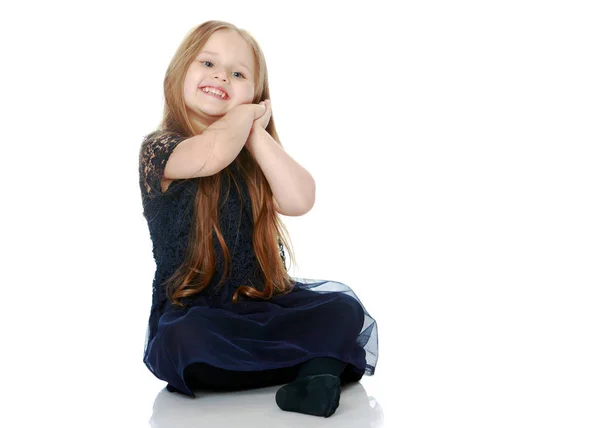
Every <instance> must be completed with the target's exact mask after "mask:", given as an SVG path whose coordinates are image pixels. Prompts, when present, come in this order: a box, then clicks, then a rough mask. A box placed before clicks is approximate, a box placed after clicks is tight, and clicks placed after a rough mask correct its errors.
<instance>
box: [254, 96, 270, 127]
mask: <svg viewBox="0 0 600 428" xmlns="http://www.w3.org/2000/svg"><path fill="white" fill-rule="evenodd" d="M258 104H259V105H262V106H265V107H266V110H265V112H264V114H263V115H262V116H260V117H259V118H258V119H255V120H254V123H253V124H252V128H255V127H257V126H260V127H261V128H263V129H267V125H268V124H269V121H270V120H271V100H264V101H261V102H260V103H258Z"/></svg>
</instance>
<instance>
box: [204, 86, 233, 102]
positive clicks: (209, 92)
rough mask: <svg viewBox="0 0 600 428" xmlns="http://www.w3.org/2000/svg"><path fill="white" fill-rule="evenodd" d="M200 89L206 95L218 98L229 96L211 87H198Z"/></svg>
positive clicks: (223, 98) (224, 98)
mask: <svg viewBox="0 0 600 428" xmlns="http://www.w3.org/2000/svg"><path fill="white" fill-rule="evenodd" d="M200 91H202V93H204V94H206V95H211V96H213V97H215V98H217V99H219V100H226V99H228V98H229V97H228V96H227V94H226V93H224V92H221V91H213V90H212V89H207V88H200Z"/></svg>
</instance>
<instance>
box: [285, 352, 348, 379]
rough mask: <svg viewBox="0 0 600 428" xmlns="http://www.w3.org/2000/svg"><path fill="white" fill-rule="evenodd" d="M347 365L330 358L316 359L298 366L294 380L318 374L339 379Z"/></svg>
mask: <svg viewBox="0 0 600 428" xmlns="http://www.w3.org/2000/svg"><path fill="white" fill-rule="evenodd" d="M347 365H348V363H345V362H343V361H340V360H338V359H336V358H331V357H317V358H313V359H311V360H308V361H306V362H305V363H303V364H302V365H301V366H300V370H299V371H298V375H297V376H296V379H300V378H303V377H306V376H311V375H318V374H330V375H333V376H337V377H340V376H341V374H342V372H343V371H344V369H345V368H346V366H347Z"/></svg>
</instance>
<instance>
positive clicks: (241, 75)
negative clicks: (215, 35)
mask: <svg viewBox="0 0 600 428" xmlns="http://www.w3.org/2000/svg"><path fill="white" fill-rule="evenodd" d="M202 63H203V64H205V65H206V63H209V64H212V62H210V61H202ZM235 73H238V74H239V75H240V77H244V75H243V74H242V73H240V72H239V71H235Z"/></svg>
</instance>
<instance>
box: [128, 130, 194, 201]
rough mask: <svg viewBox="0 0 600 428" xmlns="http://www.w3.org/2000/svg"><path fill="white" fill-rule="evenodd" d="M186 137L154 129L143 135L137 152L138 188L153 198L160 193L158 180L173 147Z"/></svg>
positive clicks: (161, 175)
mask: <svg viewBox="0 0 600 428" xmlns="http://www.w3.org/2000/svg"><path fill="white" fill-rule="evenodd" d="M185 139H186V137H184V136H183V135H180V134H177V133H174V132H165V131H155V132H152V133H151V134H148V135H147V136H145V137H144V141H143V142H142V146H141V148H140V153H139V175H140V188H141V190H142V192H144V193H145V194H146V195H148V196H149V197H150V198H153V197H155V196H157V195H161V194H162V190H161V187H160V181H161V179H162V177H163V173H164V171H165V165H166V164H167V160H168V159H169V156H170V155H171V153H172V152H173V149H174V148H175V147H176V146H177V144H179V143H181V142H182V141H183V140H185Z"/></svg>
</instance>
